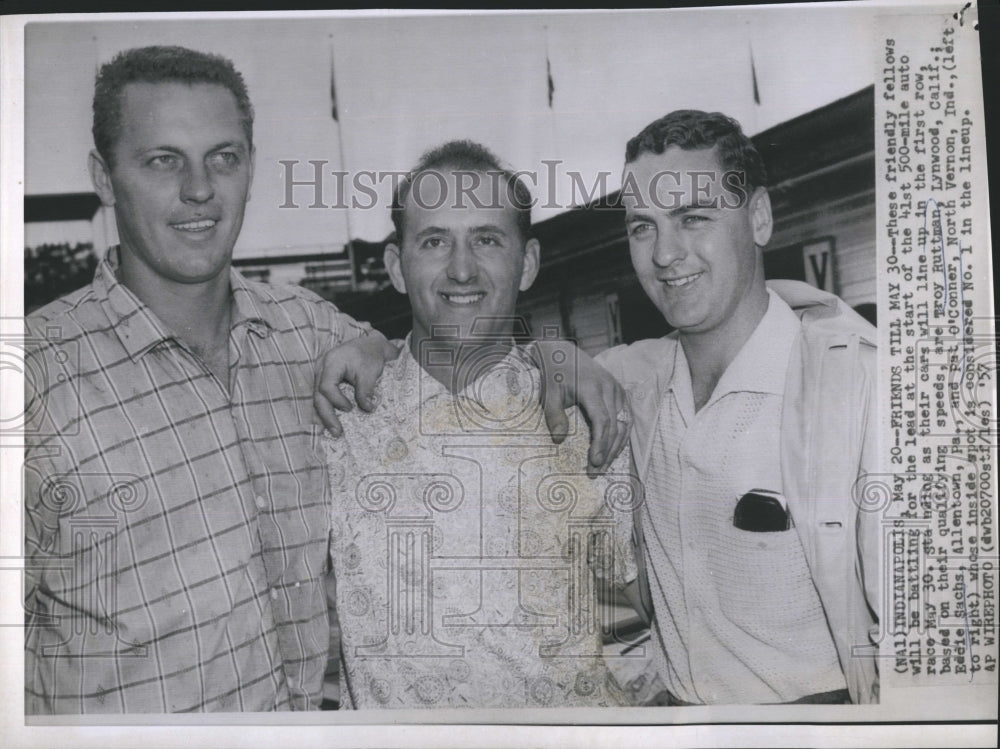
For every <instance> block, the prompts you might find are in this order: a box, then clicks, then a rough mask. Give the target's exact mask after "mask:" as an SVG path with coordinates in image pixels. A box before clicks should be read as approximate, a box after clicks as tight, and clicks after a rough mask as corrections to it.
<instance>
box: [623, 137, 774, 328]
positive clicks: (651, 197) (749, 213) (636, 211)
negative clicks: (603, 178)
mask: <svg viewBox="0 0 1000 749" xmlns="http://www.w3.org/2000/svg"><path fill="white" fill-rule="evenodd" d="M725 174H726V170H725V169H724V168H723V167H722V165H721V164H720V163H719V159H718V156H717V154H716V151H715V149H714V148H703V149H694V150H684V149H681V148H678V147H677V146H670V147H668V148H667V149H666V150H665V151H664V152H663V153H662V154H655V153H648V152H647V153H643V154H641V155H640V156H639V157H638V158H636V159H635V161H632V162H629V163H628V164H626V165H625V174H624V178H623V184H624V185H626V186H628V187H629V189H625V188H623V191H622V203H623V204H624V206H625V216H626V219H625V220H626V228H627V231H628V241H629V251H630V253H631V255H632V265H633V267H634V268H635V272H636V275H637V276H638V277H639V281H640V283H641V284H642V287H643V289H644V290H645V292H646V294H647V295H648V296H649V298H650V299H651V300H652V302H653V304H655V305H656V307H657V309H659V310H660V312H661V313H662V314H663V317H664V318H665V319H666V321H667V322H668V323H669V324H670V325H672V326H673V327H675V328H678V329H680V331H681V334H682V335H697V334H703V333H711V332H713V331H721V330H724V329H726V328H727V326H729V325H730V324H731V323H733V322H734V321H739V320H740V318H741V316H745V315H748V314H749V310H753V309H757V308H759V305H760V301H761V299H762V298H763V299H766V293H767V292H766V290H765V287H764V269H763V257H762V251H761V247H762V246H763V245H765V244H767V241H768V240H769V239H770V235H771V207H770V200H769V198H768V196H767V192H766V191H765V190H764V189H762V188H758V189H757V190H756V191H755V192H754V193H753V194H752V195H751V196H749V198H748V199H745V200H743V201H742V202H741V204H740V205H738V206H737V205H735V204H736V203H737V201H736V200H735V199H734V195H733V193H732V192H730V191H728V190H727V189H726V184H727V181H726V179H727V178H726V177H725ZM633 186H634V188H633ZM764 307H765V308H766V304H765V305H764ZM754 324H756V321H754Z"/></svg>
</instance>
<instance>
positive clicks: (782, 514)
mask: <svg viewBox="0 0 1000 749" xmlns="http://www.w3.org/2000/svg"><path fill="white" fill-rule="evenodd" d="M733 525H734V526H736V527H737V528H739V529H740V530H744V531H753V532H755V533H774V532H776V531H787V530H788V529H789V527H790V523H789V520H788V511H787V510H786V509H785V507H784V505H782V503H781V500H780V499H778V497H777V496H776V495H775V494H774V493H773V492H767V491H766V490H763V489H754V490H753V491H749V492H747V493H746V494H744V495H743V496H742V497H740V501H739V502H737V503H736V512H734V513H733Z"/></svg>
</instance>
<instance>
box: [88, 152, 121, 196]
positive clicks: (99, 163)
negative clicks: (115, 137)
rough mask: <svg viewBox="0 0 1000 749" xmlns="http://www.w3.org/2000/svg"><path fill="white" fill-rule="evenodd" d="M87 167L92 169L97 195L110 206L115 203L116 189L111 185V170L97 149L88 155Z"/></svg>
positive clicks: (91, 178) (92, 179) (92, 180)
mask: <svg viewBox="0 0 1000 749" xmlns="http://www.w3.org/2000/svg"><path fill="white" fill-rule="evenodd" d="M87 169H88V170H89V171H90V181H91V183H93V185H94V192H96V193H97V197H99V198H100V199H101V204H102V205H104V206H106V207H108V208H110V207H111V206H113V205H114V204H115V191H114V188H113V187H112V186H111V170H110V169H109V168H108V165H107V164H106V163H105V162H104V159H102V158H101V155H100V154H99V153H98V152H97V149H94V150H93V151H91V152H90V155H89V156H88V157H87Z"/></svg>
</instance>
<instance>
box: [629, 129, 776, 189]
mask: <svg viewBox="0 0 1000 749" xmlns="http://www.w3.org/2000/svg"><path fill="white" fill-rule="evenodd" d="M670 146H677V147H679V148H683V149H685V150H694V149H699V148H715V147H718V155H719V162H720V164H721V165H722V167H723V168H724V169H726V170H727V171H733V172H738V173H739V174H741V175H743V186H744V188H745V190H746V193H745V194H746V196H750V195H752V194H753V191H754V190H755V189H756V188H758V187H766V186H767V169H766V168H765V167H764V161H763V159H761V157H760V153H758V151H757V147H756V146H755V145H754V144H753V141H751V140H750V139H749V138H748V137H747V136H746V135H744V134H743V129H742V128H741V127H740V123H739V122H737V121H736V120H734V119H733V118H732V117H728V116H727V115H724V114H722V112H702V111H700V110H697V109H678V110H677V111H675V112H671V113H670V114H668V115H665V116H663V117H661V118H660V119H658V120H656V121H655V122H652V123H650V124H649V125H647V126H646V127H645V128H643V130H642V132H640V133H639V134H638V135H636V136H635V137H634V138H632V139H631V140H629V142H628V144H627V145H626V146H625V163H626V164H628V163H631V162H633V161H635V160H636V159H637V158H639V157H640V156H641V155H642V154H644V153H655V154H661V153H663V152H664V151H666V150H667V149H668V148H669V147H670Z"/></svg>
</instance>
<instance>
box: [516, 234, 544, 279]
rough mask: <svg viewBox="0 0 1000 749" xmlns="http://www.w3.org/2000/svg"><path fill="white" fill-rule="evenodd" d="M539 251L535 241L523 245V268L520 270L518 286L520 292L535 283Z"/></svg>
mask: <svg viewBox="0 0 1000 749" xmlns="http://www.w3.org/2000/svg"><path fill="white" fill-rule="evenodd" d="M541 250H542V246H541V244H539V242H538V240H537V239H529V240H528V241H527V242H525V244H524V267H523V268H522V269H521V285H520V286H518V288H519V289H520V290H521V291H527V290H528V289H530V288H531V284H533V283H534V282H535V277H536V276H537V275H538V263H539V255H540V253H541Z"/></svg>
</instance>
